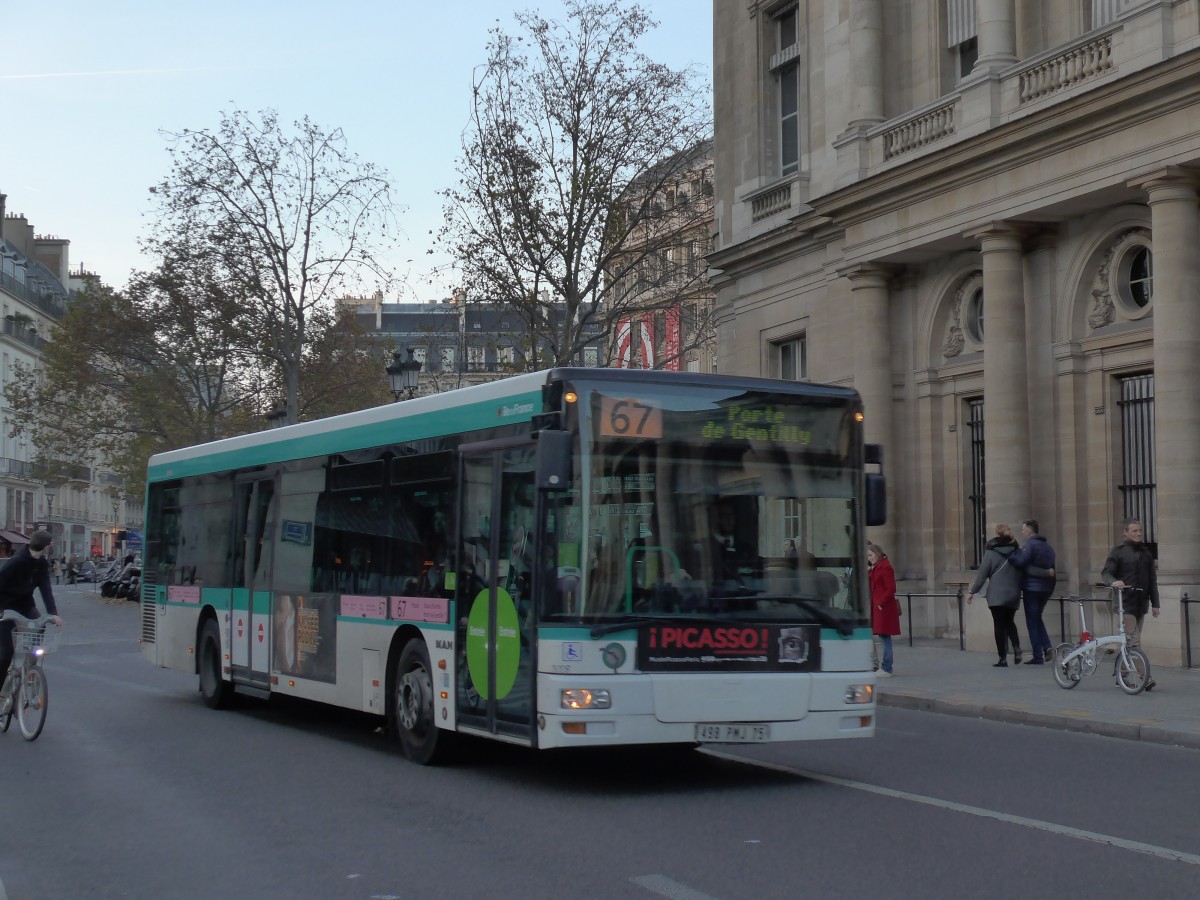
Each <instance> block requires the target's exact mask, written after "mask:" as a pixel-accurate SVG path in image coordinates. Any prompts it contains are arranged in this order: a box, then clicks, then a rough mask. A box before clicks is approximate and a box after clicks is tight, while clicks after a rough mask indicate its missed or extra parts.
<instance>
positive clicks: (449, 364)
mask: <svg viewBox="0 0 1200 900" xmlns="http://www.w3.org/2000/svg"><path fill="white" fill-rule="evenodd" d="M438 354H439V356H440V357H441V365H442V371H443V372H453V371H454V348H453V347H442V348H441V349H440V350H438Z"/></svg>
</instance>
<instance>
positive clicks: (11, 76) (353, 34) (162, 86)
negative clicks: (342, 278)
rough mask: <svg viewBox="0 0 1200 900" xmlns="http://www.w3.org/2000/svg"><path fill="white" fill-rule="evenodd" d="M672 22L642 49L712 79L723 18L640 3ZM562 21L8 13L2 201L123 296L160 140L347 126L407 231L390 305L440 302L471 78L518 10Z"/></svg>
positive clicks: (492, 8) (484, 12) (243, 3)
mask: <svg viewBox="0 0 1200 900" xmlns="http://www.w3.org/2000/svg"><path fill="white" fill-rule="evenodd" d="M641 2H642V6H643V8H645V9H646V10H648V11H649V12H650V13H651V15H652V16H653V17H654V18H655V19H657V20H658V21H659V23H660V25H659V27H658V28H657V29H655V31H654V32H652V33H651V34H650V35H648V36H647V37H646V39H645V41H644V42H643V46H642V50H643V51H644V52H645V53H646V54H647V55H648V56H650V57H651V58H653V59H655V60H658V61H660V62H663V63H666V64H668V65H670V66H671V67H673V68H683V67H685V66H694V67H695V68H696V69H697V71H698V73H699V74H700V76H701V77H702V78H703V80H704V81H705V82H710V81H711V74H712V5H711V4H710V3H709V2H707V0H641ZM528 9H536V10H538V11H540V12H541V13H542V14H543V15H545V16H547V17H549V18H555V19H562V18H563V15H562V9H563V7H562V3H561V0H524V2H521V0H518V2H515V3H514V2H512V0H456V2H453V3H430V2H424V0H341V2H334V3H329V2H320V3H318V2H314V0H206V2H203V3H201V2H197V0H170V2H163V0H106V2H103V3H99V2H96V0H54V2H33V3H29V2H17V0H3V2H2V8H0V122H2V124H0V192H2V193H4V194H7V195H8V200H7V204H8V212H9V213H23V214H24V215H25V216H26V217H27V218H28V220H29V222H30V223H31V224H32V225H33V226H34V229H35V231H36V232H37V233H38V234H39V235H53V236H55V237H59V238H66V239H68V240H70V242H71V244H70V262H71V267H72V268H73V269H76V268H78V267H79V266H80V265H82V266H83V267H84V268H85V269H86V270H88V271H90V272H94V273H96V274H98V275H100V277H101V278H102V279H103V280H104V281H105V282H107V283H108V284H110V285H113V286H114V287H121V286H122V285H124V284H125V282H126V280H127V278H128V275H129V272H130V271H131V270H132V269H134V268H146V267H147V266H148V265H149V264H150V261H149V260H147V259H146V258H145V257H143V256H142V255H141V253H140V251H139V249H138V240H139V238H140V237H142V236H144V235H145V233H146V230H147V227H148V224H149V221H148V219H147V218H146V216H145V213H146V212H147V211H148V210H149V209H150V203H149V193H148V191H149V188H150V186H151V185H152V184H154V183H155V182H157V181H159V180H161V179H162V178H163V177H164V176H165V175H166V174H167V172H168V168H169V157H168V155H167V150H166V148H167V140H166V138H165V137H164V135H163V134H162V132H164V131H168V132H169V131H179V130H181V129H183V128H191V129H203V128H209V129H212V128H215V127H216V126H217V124H218V123H219V121H220V116H221V113H222V112H223V111H226V110H228V109H230V108H232V107H237V108H240V109H244V110H249V111H258V110H262V109H267V108H270V109H275V110H276V111H278V113H279V118H280V122H281V123H291V122H293V121H295V120H298V119H300V118H302V117H304V116H306V115H307V116H308V117H309V118H310V119H312V120H313V122H315V123H316V124H318V125H320V126H321V127H322V128H325V129H332V128H341V129H342V130H343V132H344V133H345V135H346V141H347V146H348V149H349V150H350V151H352V152H353V153H355V154H357V155H358V156H359V157H360V158H361V159H363V160H365V161H369V162H372V163H375V164H376V165H377V166H380V167H382V168H384V169H386V170H387V171H388V173H389V175H390V176H391V182H392V196H393V200H394V201H396V202H397V203H398V204H399V205H400V206H401V207H402V208H401V210H400V212H399V224H400V226H401V227H402V229H403V231H404V236H403V238H402V240H401V246H400V250H399V255H398V256H397V258H396V260H395V261H394V263H393V264H394V265H395V266H396V268H397V269H398V270H399V271H400V273H401V280H402V284H403V286H402V287H401V288H400V289H399V290H398V291H397V293H396V294H395V295H393V296H389V297H388V298H387V299H389V300H403V301H413V300H421V301H434V300H438V299H440V298H441V297H443V296H446V295H448V294H449V292H450V290H451V289H452V287H453V284H454V277H453V273H452V272H451V271H447V268H448V264H449V262H450V260H449V258H448V257H446V256H445V255H444V254H441V253H435V255H432V256H431V255H430V253H429V251H430V250H431V249H435V248H434V246H433V241H432V238H431V237H430V235H429V232H430V231H431V230H432V231H436V230H437V228H438V226H439V224H440V222H441V218H442V201H441V198H440V197H439V195H438V191H439V190H441V189H443V188H445V187H448V186H450V185H451V184H453V183H454V180H455V165H454V164H455V160H456V158H457V157H458V155H459V153H460V149H461V142H460V141H461V135H462V132H463V129H464V128H465V127H466V126H467V124H468V119H469V112H470V93H471V83H472V74H473V70H474V68H475V67H476V66H477V65H479V64H480V63H482V62H484V61H485V59H486V46H487V39H488V30H489V29H490V28H492V27H494V26H496V25H497V24H499V25H500V26H501V27H503V28H504V29H505V30H506V31H509V32H510V33H515V32H516V31H517V29H516V26H515V23H514V20H513V13H514V11H519V10H528Z"/></svg>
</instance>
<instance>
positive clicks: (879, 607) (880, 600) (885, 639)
mask: <svg viewBox="0 0 1200 900" xmlns="http://www.w3.org/2000/svg"><path fill="white" fill-rule="evenodd" d="M867 564H868V565H869V566H870V567H871V633H872V634H874V635H875V637H877V638H879V640H880V642H881V643H882V644H883V662H882V664H881V665H880V666H879V669H878V671H877V672H876V673H875V674H876V675H877V676H878V677H879V678H891V677H892V635H893V634H899V633H900V601H899V600H897V599H896V573H895V571H893V569H892V564H891V563H890V562H888V558H887V554H886V553H884V552H883V549H882V548H881V547H880V546H879V545H878V544H867ZM875 657H876V659H878V657H879V654H878V653H875Z"/></svg>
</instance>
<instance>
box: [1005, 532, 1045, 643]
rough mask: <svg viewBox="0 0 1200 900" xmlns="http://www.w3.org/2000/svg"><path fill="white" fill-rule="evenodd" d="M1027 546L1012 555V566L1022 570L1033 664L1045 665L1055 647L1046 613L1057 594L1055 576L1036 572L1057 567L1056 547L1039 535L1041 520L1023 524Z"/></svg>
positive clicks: (1022, 585) (1025, 544)
mask: <svg viewBox="0 0 1200 900" xmlns="http://www.w3.org/2000/svg"><path fill="white" fill-rule="evenodd" d="M1021 537H1022V538H1023V539H1024V542H1025V543H1024V544H1023V545H1022V547H1021V549H1020V550H1018V551H1017V552H1016V553H1014V554H1013V555H1012V564H1013V565H1014V566H1016V567H1017V568H1018V569H1020V570H1021V571H1022V575H1021V595H1022V597H1023V599H1024V601H1025V627H1026V629H1027V630H1028V631H1029V646H1030V649H1031V651H1032V653H1033V659H1031V660H1030V661H1029V662H1030V663H1031V664H1032V665H1041V664H1042V663H1043V662H1044V661H1045V660H1047V659H1049V658H1051V657H1053V655H1054V645H1053V644H1052V643H1050V635H1049V633H1048V632H1047V631H1046V625H1045V623H1044V622H1043V621H1042V612H1043V611H1044V610H1045V608H1046V604H1047V603H1048V602H1049V600H1050V595H1051V594H1052V593H1053V592H1054V584H1055V579H1054V576H1053V575H1035V574H1034V570H1039V571H1041V570H1052V569H1053V568H1054V548H1053V547H1051V546H1050V543H1049V542H1048V541H1047V540H1046V539H1045V538H1044V537H1042V536H1041V535H1040V534H1038V523H1037V519H1026V520H1025V521H1024V522H1022V523H1021Z"/></svg>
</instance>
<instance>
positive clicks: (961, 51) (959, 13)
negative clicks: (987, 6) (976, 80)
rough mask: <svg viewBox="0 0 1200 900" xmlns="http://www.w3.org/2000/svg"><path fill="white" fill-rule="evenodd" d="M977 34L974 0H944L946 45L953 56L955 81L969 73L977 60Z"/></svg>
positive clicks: (960, 79)
mask: <svg viewBox="0 0 1200 900" xmlns="http://www.w3.org/2000/svg"><path fill="white" fill-rule="evenodd" d="M978 34H979V26H978V24H977V21H976V16H975V0H946V46H947V47H948V48H949V49H950V52H951V54H952V55H953V57H954V74H955V75H956V76H957V77H956V79H955V83H957V82H959V81H962V80H963V79H964V78H966V77H967V76H968V75H970V74H971V72H972V71H973V70H974V68H975V63H976V62H977V61H978V60H979V38H978Z"/></svg>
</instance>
